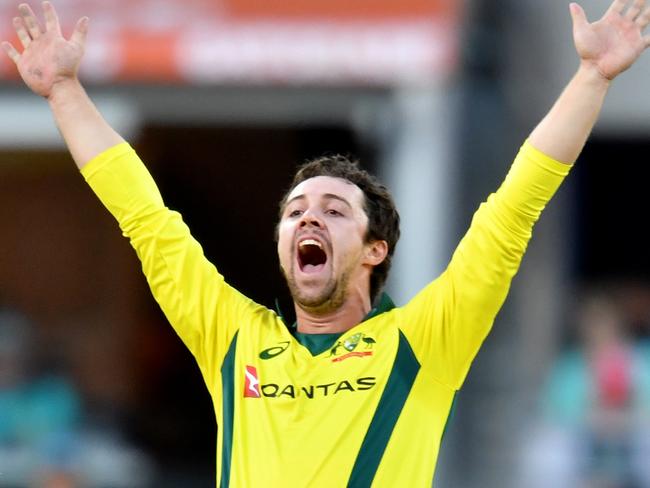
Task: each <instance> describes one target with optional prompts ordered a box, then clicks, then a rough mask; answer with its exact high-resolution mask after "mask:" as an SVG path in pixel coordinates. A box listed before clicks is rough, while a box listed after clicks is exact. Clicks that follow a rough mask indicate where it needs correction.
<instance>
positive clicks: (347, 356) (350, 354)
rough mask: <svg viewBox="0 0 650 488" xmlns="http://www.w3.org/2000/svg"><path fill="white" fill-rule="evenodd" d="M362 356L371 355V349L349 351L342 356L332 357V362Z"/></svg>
mask: <svg viewBox="0 0 650 488" xmlns="http://www.w3.org/2000/svg"><path fill="white" fill-rule="evenodd" d="M364 356H372V351H362V352H349V353H347V354H344V355H343V356H339V357H337V358H334V359H332V362H333V363H340V362H341V361H343V360H345V359H347V358H362V357H364Z"/></svg>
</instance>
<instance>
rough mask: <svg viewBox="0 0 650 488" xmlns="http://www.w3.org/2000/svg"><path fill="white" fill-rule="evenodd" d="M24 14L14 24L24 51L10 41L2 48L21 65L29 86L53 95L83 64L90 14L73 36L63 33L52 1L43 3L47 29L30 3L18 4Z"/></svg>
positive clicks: (37, 91)
mask: <svg viewBox="0 0 650 488" xmlns="http://www.w3.org/2000/svg"><path fill="white" fill-rule="evenodd" d="M18 11H19V12H20V17H15V18H14V19H13V25H14V28H15V29H16V34H17V35H18V39H19V40H20V43H21V44H22V45H23V48H24V49H23V52H22V54H21V53H19V52H18V51H17V50H16V48H15V47H14V46H13V45H12V44H11V43H9V42H6V41H5V42H3V43H2V47H3V49H4V50H5V52H6V53H7V55H8V56H9V57H10V58H11V59H12V61H13V62H14V63H16V66H17V68H18V72H19V73H20V76H21V77H22V79H23V80H24V82H25V83H26V84H27V86H28V87H29V88H30V89H31V90H32V91H33V92H34V93H36V94H37V95H41V96H42V97H45V98H48V99H49V98H50V97H51V96H52V93H53V91H54V89H55V88H56V86H57V85H59V84H65V82H66V81H70V80H76V78H77V72H78V70H79V63H80V62H81V58H82V56H83V53H84V45H85V42H86V32H87V30H88V17H82V18H81V19H79V21H78V22H77V25H76V26H75V29H74V32H73V33H72V35H71V36H70V39H66V38H65V37H63V35H62V34H61V26H60V24H59V19H58V17H57V15H56V11H55V10H54V7H53V6H52V4H51V3H50V2H47V1H46V2H43V14H44V16H45V29H43V28H42V26H41V23H40V22H39V21H38V19H37V18H36V15H34V12H33V11H32V9H31V8H30V7H29V5H27V4H25V3H23V4H20V5H19V6H18Z"/></svg>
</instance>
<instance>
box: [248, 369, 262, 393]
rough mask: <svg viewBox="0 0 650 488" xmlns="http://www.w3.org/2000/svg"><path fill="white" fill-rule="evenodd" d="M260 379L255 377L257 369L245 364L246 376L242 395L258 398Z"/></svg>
mask: <svg viewBox="0 0 650 488" xmlns="http://www.w3.org/2000/svg"><path fill="white" fill-rule="evenodd" d="M261 396H262V395H260V380H259V378H258V377H257V369H255V367H254V366H246V378H245V385H244V397H248V398H259V397H261Z"/></svg>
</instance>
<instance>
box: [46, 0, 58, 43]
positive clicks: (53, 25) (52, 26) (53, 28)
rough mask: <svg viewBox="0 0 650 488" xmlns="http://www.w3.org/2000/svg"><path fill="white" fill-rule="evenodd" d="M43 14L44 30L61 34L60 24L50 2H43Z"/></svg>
mask: <svg viewBox="0 0 650 488" xmlns="http://www.w3.org/2000/svg"><path fill="white" fill-rule="evenodd" d="M43 15H44V16H45V30H46V31H48V32H54V33H55V34H58V35H61V24H60V23H59V17H58V16H57V14H56V10H54V6H53V5H52V4H51V3H50V2H43Z"/></svg>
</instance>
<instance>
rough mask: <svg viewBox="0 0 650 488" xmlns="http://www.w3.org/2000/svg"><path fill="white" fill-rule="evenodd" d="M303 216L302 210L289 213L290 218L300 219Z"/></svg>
mask: <svg viewBox="0 0 650 488" xmlns="http://www.w3.org/2000/svg"><path fill="white" fill-rule="evenodd" d="M301 214H302V210H297V209H296V210H292V211H291V212H289V215H288V216H289V217H300V215H301Z"/></svg>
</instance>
